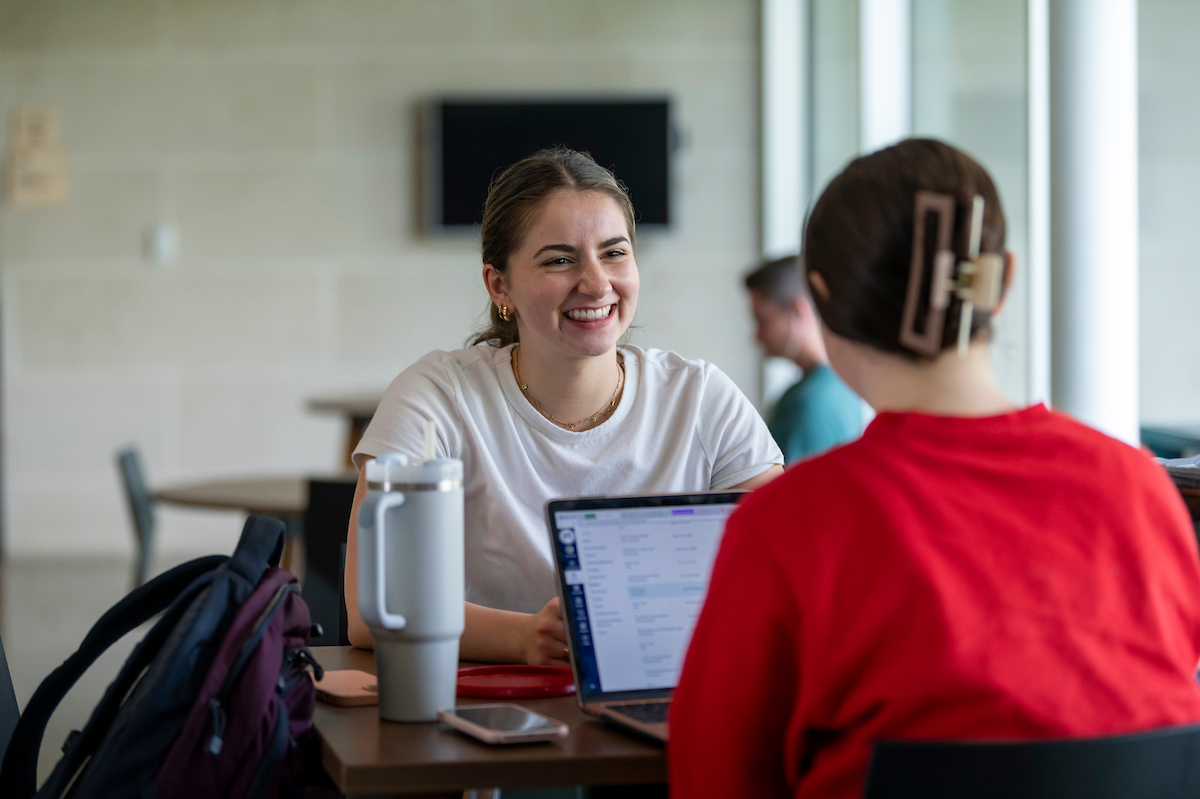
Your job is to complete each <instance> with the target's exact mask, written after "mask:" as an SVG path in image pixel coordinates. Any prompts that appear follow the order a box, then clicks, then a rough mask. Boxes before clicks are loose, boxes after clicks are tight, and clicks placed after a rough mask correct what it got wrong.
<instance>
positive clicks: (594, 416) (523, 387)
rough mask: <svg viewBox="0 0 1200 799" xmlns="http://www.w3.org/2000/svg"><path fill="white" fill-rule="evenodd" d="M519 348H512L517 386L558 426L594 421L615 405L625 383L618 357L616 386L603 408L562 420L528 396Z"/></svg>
mask: <svg viewBox="0 0 1200 799" xmlns="http://www.w3.org/2000/svg"><path fill="white" fill-rule="evenodd" d="M520 349H521V348H520V347H516V348H514V349H513V354H512V365H513V377H515V378H516V379H517V386H518V387H519V388H520V389H521V393H522V394H524V395H525V399H527V400H529V404H530V405H532V406H533V407H535V408H537V412H538V413H540V414H541V415H542V416H545V417H546V418H547V419H549V420H550V421H551V422H553V423H554V424H556V425H558V426H559V427H565V428H566V429H568V430H574V429H575V428H576V427H578V426H579V425H581V424H584V423H585V422H594V421H596V420H597V419H599V418H600V417H601V416H606V415H608V414H610V413H612V411H613V408H615V407H616V406H617V395H619V394H620V393H621V388H622V387H623V386H624V385H625V367H624V366H622V365H621V361H620V359H618V360H617V387H616V388H614V389H613V393H612V396H611V397H609V398H608V402H606V403H605V404H604V407H603V408H601V409H600V410H598V411H596V412H595V413H593V414H592V415H591V416H585V417H584V418H582V419H580V420H579V421H578V422H562V421H559V420H558V419H555V418H554V417H553V416H552V415H550V414H549V413H547V412H546V409H545V408H543V407H542V403H540V402H538V401H537V400H535V399H534V398H533V397H532V396H530V394H529V386H528V385H527V384H525V383H522V382H521V367H520V366H519V365H518V363H517V360H518V359H517V352H518V350H520Z"/></svg>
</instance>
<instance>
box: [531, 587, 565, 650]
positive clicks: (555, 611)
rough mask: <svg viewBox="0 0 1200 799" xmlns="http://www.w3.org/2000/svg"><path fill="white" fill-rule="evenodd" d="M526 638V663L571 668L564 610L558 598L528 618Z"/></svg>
mask: <svg viewBox="0 0 1200 799" xmlns="http://www.w3.org/2000/svg"><path fill="white" fill-rule="evenodd" d="M528 619H529V622H528V628H529V629H528V631H527V632H526V634H525V636H524V639H525V640H524V646H525V662H527V663H528V664H529V665H531V666H569V665H571V664H570V662H569V661H568V660H567V634H566V631H565V630H564V629H563V621H562V609H561V608H560V607H559V605H558V597H554V599H551V600H550V601H549V602H547V603H546V606H545V607H544V608H542V609H541V610H539V611H538V612H537V613H534V614H533V615H532V616H529V617H528Z"/></svg>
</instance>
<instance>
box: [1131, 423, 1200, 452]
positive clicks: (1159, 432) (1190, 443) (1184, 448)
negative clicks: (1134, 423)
mask: <svg viewBox="0 0 1200 799" xmlns="http://www.w3.org/2000/svg"><path fill="white" fill-rule="evenodd" d="M1139 433H1140V437H1141V441H1142V444H1143V445H1144V446H1145V447H1146V448H1148V449H1149V450H1150V451H1151V452H1153V453H1154V454H1155V455H1157V456H1158V457H1160V458H1189V457H1191V456H1192V455H1195V454H1197V453H1200V435H1197V434H1195V433H1189V432H1187V431H1184V430H1173V429H1171V428H1169V427H1152V426H1149V425H1142V427H1141V428H1140V430H1139Z"/></svg>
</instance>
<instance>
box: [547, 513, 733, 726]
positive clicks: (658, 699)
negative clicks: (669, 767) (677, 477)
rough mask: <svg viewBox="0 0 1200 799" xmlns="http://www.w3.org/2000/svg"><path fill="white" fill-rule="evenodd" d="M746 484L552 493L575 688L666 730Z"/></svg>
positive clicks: (622, 715)
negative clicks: (709, 489)
mask: <svg viewBox="0 0 1200 799" xmlns="http://www.w3.org/2000/svg"><path fill="white" fill-rule="evenodd" d="M743 496H744V494H742V493H740V492H733V493H710V494H669V495H659V496H637V497H604V498H595V497H593V498H583V499H558V500H551V501H550V502H547V503H546V515H547V516H548V517H549V520H550V536H551V541H552V545H553V548H554V563H555V566H556V568H557V571H558V593H559V599H560V601H561V602H562V611H563V624H564V626H565V627H566V631H567V638H568V640H569V641H570V647H569V649H570V658H571V669H572V671H573V672H574V675H575V697H576V699H577V701H578V702H579V706H580V707H581V708H582V709H583V711H584V712H585V713H588V714H590V715H593V716H597V717H599V718H602V719H605V720H606V721H611V722H613V723H616V724H619V725H621V726H622V727H626V728H628V729H630V730H633V731H635V732H638V733H641V734H642V735H646V736H649V737H651V738H656V739H658V740H660V741H666V740H667V711H668V709H669V707H670V701H671V694H672V692H673V691H674V689H675V685H676V682H677V681H678V680H679V671H680V668H681V667H682V666H683V655H684V652H685V651H686V650H687V645H688V642H689V641H690V640H691V637H692V630H693V629H694V628H695V626H696V617H697V615H698V614H699V612H700V604H701V602H702V601H703V600H704V594H705V592H706V590H707V588H708V576H709V572H710V571H711V570H712V563H713V558H715V557H716V554H717V545H718V544H719V543H720V540H721V534H722V532H723V531H724V529H725V520H726V518H728V516H729V514H730V513H732V512H733V509H734V507H735V506H736V503H737V501H738V500H739V499H741V498H742V497H743Z"/></svg>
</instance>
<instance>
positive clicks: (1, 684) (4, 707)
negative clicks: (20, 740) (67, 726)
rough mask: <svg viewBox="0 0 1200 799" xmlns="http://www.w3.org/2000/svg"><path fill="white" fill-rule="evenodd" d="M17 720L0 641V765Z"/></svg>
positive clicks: (13, 694) (16, 710)
mask: <svg viewBox="0 0 1200 799" xmlns="http://www.w3.org/2000/svg"><path fill="white" fill-rule="evenodd" d="M19 718H21V711H20V709H19V708H18V707H17V694H16V692H14V691H13V684H12V675H11V674H9V671H8V658H6V657H5V656H4V642H3V641H0V763H3V762H4V753H5V752H6V751H7V750H8V742H9V739H11V738H12V734H13V730H14V729H16V727H17V719H19Z"/></svg>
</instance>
